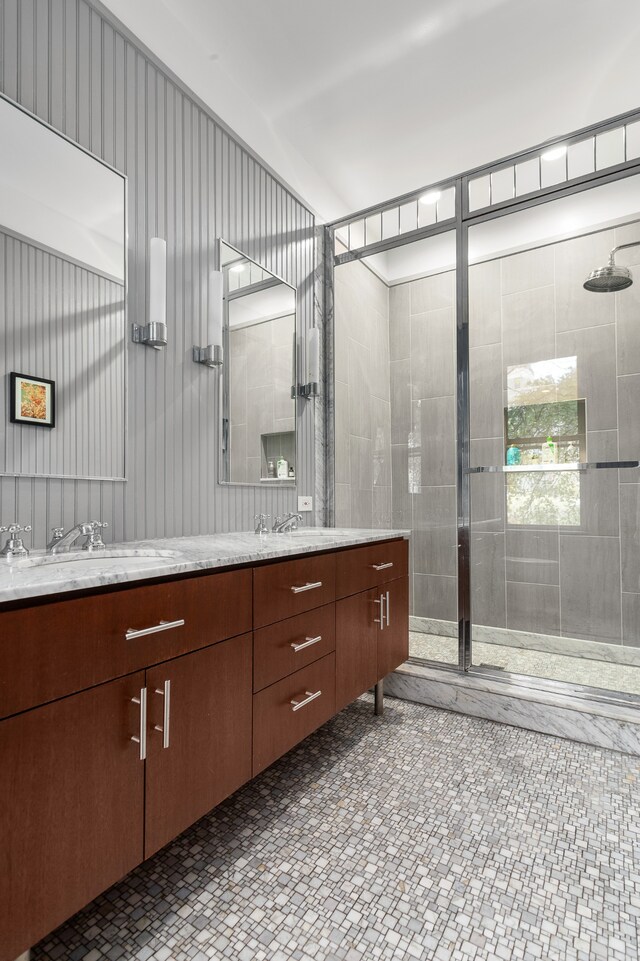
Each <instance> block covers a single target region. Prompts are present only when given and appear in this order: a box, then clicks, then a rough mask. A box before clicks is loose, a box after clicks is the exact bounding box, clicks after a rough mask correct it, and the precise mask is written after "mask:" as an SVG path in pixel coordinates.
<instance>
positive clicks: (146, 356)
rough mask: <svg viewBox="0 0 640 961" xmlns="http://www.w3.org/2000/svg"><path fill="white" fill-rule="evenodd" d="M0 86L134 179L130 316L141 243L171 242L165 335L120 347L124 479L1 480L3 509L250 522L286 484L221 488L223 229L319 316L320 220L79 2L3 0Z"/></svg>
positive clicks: (61, 517) (132, 527) (307, 425)
mask: <svg viewBox="0 0 640 961" xmlns="http://www.w3.org/2000/svg"><path fill="white" fill-rule="evenodd" d="M0 17H1V20H0V31H1V40H0V43H1V47H0V56H1V62H0V90H2V92H3V93H4V94H6V95H7V96H8V97H10V98H12V99H13V100H16V101H17V102H18V103H20V104H22V105H23V106H24V107H26V108H27V109H29V110H31V111H32V112H33V113H35V114H36V115H37V116H38V117H40V118H42V119H43V120H46V121H47V122H49V123H51V124H52V125H53V126H54V127H56V128H57V129H58V130H61V131H62V132H63V133H65V134H67V135H68V136H69V137H70V138H71V139H73V140H75V141H76V142H78V143H80V144H82V145H83V146H84V147H86V148H88V149H89V150H91V151H92V152H94V153H95V154H97V155H98V156H99V157H102V158H103V159H104V160H106V161H107V162H108V163H110V164H112V165H113V166H114V167H116V168H117V169H118V170H120V171H121V172H123V173H125V174H126V175H127V176H128V178H129V181H128V189H129V196H128V217H129V251H128V278H129V292H128V321H129V323H131V322H138V323H144V322H145V318H146V307H147V250H148V241H149V238H150V237H152V236H161V237H165V238H166V239H167V260H168V269H167V285H168V310H167V318H168V324H169V329H170V333H169V338H170V343H169V346H168V348H167V349H166V350H165V351H163V352H157V351H154V350H150V349H148V348H145V347H137V346H134V345H130V347H129V351H128V385H129V393H128V448H127V456H128V482H127V483H126V484H122V483H120V484H117V483H115V484H114V483H109V482H97V481H96V482H92V481H67V480H60V481H56V480H46V479H41V478H20V479H18V480H14V479H11V478H2V480H1V481H0V517H1V518H2V521H3V523H4V522H11V521H13V520H14V519H18V520H20V521H22V522H23V523H25V524H26V523H32V524H33V526H34V538H33V543H35V544H36V545H42V544H43V543H44V541H45V538H46V532H47V529H48V528H49V527H52V526H54V525H56V526H57V525H65V526H69V525H71V524H73V523H75V522H76V521H78V520H86V519H88V518H101V519H103V520H107V521H109V522H110V523H111V525H112V534H113V539H114V540H122V539H136V538H142V537H152V536H164V535H166V536H175V535H181V534H191V533H198V532H201V533H205V532H208V531H213V530H221V531H222V530H233V529H248V528H249V527H251V526H252V523H253V515H254V513H255V512H256V511H257V510H264V511H266V512H268V513H271V514H277V513H282V512H283V511H285V510H293V509H295V506H296V498H295V492H294V491H285V490H281V491H277V492H276V491H264V490H262V489H253V488H222V487H218V486H217V485H216V478H217V452H218V425H217V417H218V378H217V375H216V373H215V372H214V371H211V370H209V369H206V368H204V367H201V366H198V365H196V364H194V363H193V362H192V360H191V347H192V345H193V344H194V343H195V344H200V343H203V342H205V323H204V318H205V304H206V279H207V273H208V270H209V269H210V268H211V265H212V263H213V257H214V250H215V241H216V238H217V237H220V236H222V237H224V239H225V240H228V241H229V242H230V243H232V244H234V245H235V246H237V247H239V248H240V249H242V250H244V251H245V252H246V253H247V254H248V255H249V256H250V257H252V258H254V259H255V260H257V261H259V262H260V263H263V264H264V265H265V267H267V269H269V270H271V271H272V272H274V273H276V274H278V275H279V276H282V277H283V278H284V279H285V280H287V281H288V282H289V283H291V284H293V285H294V286H296V287H297V288H298V317H299V329H300V330H305V329H306V328H307V327H308V326H309V325H310V324H311V322H312V316H313V272H314V218H313V216H312V214H311V213H310V212H309V210H308V209H306V208H305V207H304V206H303V205H302V204H301V203H300V202H299V201H298V200H297V199H296V198H295V197H294V196H293V195H292V194H291V193H290V192H289V191H288V190H287V189H286V188H285V187H284V186H283V185H282V184H280V183H279V182H278V181H277V179H275V177H274V176H273V175H272V174H271V173H270V171H269V170H267V169H266V168H265V167H264V166H262V165H261V164H260V163H259V162H258V161H257V160H256V159H254V157H253V156H251V154H250V153H249V152H248V150H247V149H246V148H244V147H243V146H242V145H241V144H240V143H238V142H237V140H236V139H235V138H234V137H233V136H232V135H231V134H230V133H229V132H228V131H227V130H226V128H224V127H223V125H221V124H220V123H219V122H217V121H216V120H215V119H214V118H213V117H212V116H211V115H210V114H209V113H208V112H207V111H206V110H205V109H204V108H203V106H202V104H200V103H199V102H198V101H197V100H196V98H195V97H193V96H192V95H190V94H188V93H187V92H186V91H185V89H184V88H183V87H182V86H181V84H180V83H179V81H177V79H176V78H175V77H173V76H172V75H171V74H170V72H169V71H167V70H166V69H164V68H161V67H160V66H159V65H158V64H157V62H156V61H155V59H154V58H153V57H152V56H151V55H150V54H149V53H148V52H147V51H145V50H143V49H141V47H140V46H139V45H138V44H136V43H135V42H133V41H132V39H131V38H130V37H129V36H128V34H127V33H126V31H125V30H124V29H122V28H120V27H119V26H118V25H115V24H114V21H113V20H112V19H111V17H110V16H107V15H106V14H105V13H104V12H102V8H98V7H97V5H96V6H92V5H91V4H90V3H87V2H86V0H50V2H43V0H3V2H2V4H0ZM313 413H314V405H312V404H308V403H304V402H300V403H299V407H298V428H299V430H300V437H301V448H300V454H301V456H299V463H298V477H299V490H300V492H301V493H302V492H304V493H313V492H314V486H315V463H314V460H315V457H314V446H315V445H314V436H313Z"/></svg>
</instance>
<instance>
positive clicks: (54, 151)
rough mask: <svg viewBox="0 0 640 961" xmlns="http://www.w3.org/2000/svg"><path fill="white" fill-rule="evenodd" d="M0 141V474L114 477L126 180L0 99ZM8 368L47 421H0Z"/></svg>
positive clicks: (119, 444)
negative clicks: (39, 390)
mask: <svg viewBox="0 0 640 961" xmlns="http://www.w3.org/2000/svg"><path fill="white" fill-rule="evenodd" d="M0 138H1V140H2V143H3V144H5V145H7V147H8V149H5V150H3V151H2V157H1V159H0V289H1V290H2V291H3V296H2V298H0V344H1V351H0V356H1V357H2V365H1V368H0V378H1V379H2V382H3V384H2V388H3V389H2V392H1V394H0V473H2V474H11V475H29V476H49V477H86V478H100V479H112V480H124V477H125V423H126V416H125V401H126V398H125V392H126V386H125V380H126V337H125V331H126V316H125V315H126V179H125V177H124V176H122V175H121V174H119V173H118V172H116V171H114V170H112V169H111V168H110V167H108V166H107V165H106V164H104V163H103V162H102V161H100V160H98V159H97V158H96V157H94V156H92V155H91V154H89V153H87V152H86V151H85V150H83V149H82V148H81V147H79V146H77V145H76V144H74V143H72V142H71V141H69V140H67V139H66V138H65V137H63V136H62V135H61V134H59V133H57V132H56V131H55V130H53V129H52V128H51V127H49V126H47V125H46V124H44V123H42V122H41V121H39V120H38V119H37V118H35V117H33V116H32V115H31V114H29V113H27V112H26V111H24V110H23V109H22V108H21V107H19V106H17V105H16V104H14V103H13V102H12V101H10V100H7V99H6V98H4V97H2V96H0ZM9 145H10V146H9ZM11 371H20V372H21V373H22V374H25V375H26V376H28V377H34V378H39V379H43V380H51V381H55V383H56V423H55V428H53V429H52V430H47V431H43V430H38V429H37V428H34V426H32V425H30V424H18V423H10V420H9V400H10V397H9V381H10V377H9V375H10V372H11Z"/></svg>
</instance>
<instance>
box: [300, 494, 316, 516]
mask: <svg viewBox="0 0 640 961" xmlns="http://www.w3.org/2000/svg"><path fill="white" fill-rule="evenodd" d="M312 510H313V497H308V496H307V495H306V494H303V495H302V496H301V497H299V498H298V512H299V513H300V514H302V513H303V512H304V511H312Z"/></svg>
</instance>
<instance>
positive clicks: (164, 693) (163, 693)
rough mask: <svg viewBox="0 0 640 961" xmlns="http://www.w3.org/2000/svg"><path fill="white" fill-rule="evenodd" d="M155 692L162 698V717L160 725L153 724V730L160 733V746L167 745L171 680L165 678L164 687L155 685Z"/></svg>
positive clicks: (164, 746) (165, 746)
mask: <svg viewBox="0 0 640 961" xmlns="http://www.w3.org/2000/svg"><path fill="white" fill-rule="evenodd" d="M156 694H159V695H160V697H163V698H164V715H163V719H162V727H160V725H159V724H154V726H153V729H154V731H159V733H160V734H162V747H163V748H168V747H169V723H170V721H171V681H169V680H167V681H165V682H164V687H157V688H156Z"/></svg>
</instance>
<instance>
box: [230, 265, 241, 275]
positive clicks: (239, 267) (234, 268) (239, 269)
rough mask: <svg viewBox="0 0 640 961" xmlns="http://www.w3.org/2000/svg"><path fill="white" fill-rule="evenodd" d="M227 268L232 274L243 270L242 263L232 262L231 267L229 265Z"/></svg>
mask: <svg viewBox="0 0 640 961" xmlns="http://www.w3.org/2000/svg"><path fill="white" fill-rule="evenodd" d="M229 270H230V271H231V273H233V274H240V273H242V271H243V270H244V264H234V265H233V267H229Z"/></svg>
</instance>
